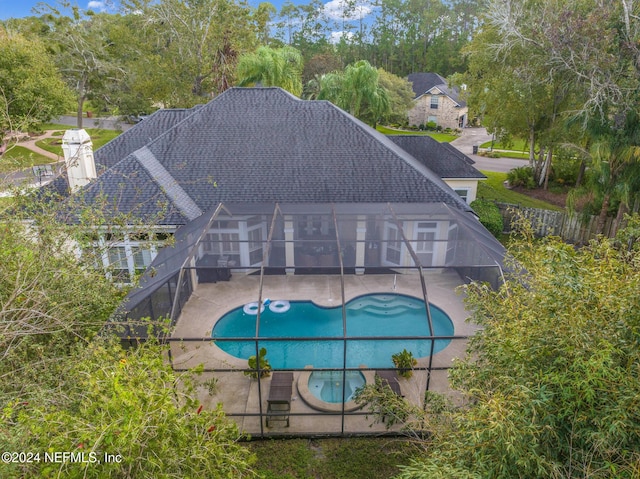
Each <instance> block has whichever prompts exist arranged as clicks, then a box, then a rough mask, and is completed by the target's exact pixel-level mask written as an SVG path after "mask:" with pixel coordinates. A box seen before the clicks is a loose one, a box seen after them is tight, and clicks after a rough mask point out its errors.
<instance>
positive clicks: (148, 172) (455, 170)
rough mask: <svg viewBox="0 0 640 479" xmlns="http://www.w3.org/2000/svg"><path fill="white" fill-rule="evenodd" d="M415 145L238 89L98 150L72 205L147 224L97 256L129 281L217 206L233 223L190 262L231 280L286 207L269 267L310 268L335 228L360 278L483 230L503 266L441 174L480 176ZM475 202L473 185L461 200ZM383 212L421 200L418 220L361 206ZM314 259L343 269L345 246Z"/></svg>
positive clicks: (164, 113) (311, 107)
mask: <svg viewBox="0 0 640 479" xmlns="http://www.w3.org/2000/svg"><path fill="white" fill-rule="evenodd" d="M415 141H416V144H418V146H416V149H415V153H414V154H415V156H416V157H417V158H416V157H414V156H412V155H411V154H409V153H408V152H407V151H406V150H405V149H404V147H403V148H401V147H400V146H401V145H402V142H407V143H406V147H407V148H412V147H413V146H412V145H413V144H412V143H411V139H407V140H398V139H396V138H393V139H391V138H387V137H386V136H384V135H382V134H380V133H379V132H377V131H376V130H374V129H372V128H370V127H369V126H367V125H365V124H364V123H362V122H360V121H359V120H357V119H356V118H354V117H353V116H351V115H349V114H347V113H346V112H344V111H343V110H341V109H339V108H337V107H336V106H334V105H332V104H331V103H329V102H326V101H304V100H300V99H298V98H296V97H294V96H292V95H290V94H289V93H287V92H285V91H284V90H282V89H279V88H232V89H230V90H227V91H226V92H224V93H223V94H221V95H220V96H218V97H217V98H216V99H214V100H212V101H211V102H209V103H208V104H206V105H203V106H200V107H197V108H194V109H191V110H161V111H158V112H156V113H154V114H153V115H151V116H150V117H148V118H146V119H145V120H144V121H142V122H140V123H138V124H137V125H136V126H134V127H133V128H131V129H129V130H128V131H126V132H125V133H123V134H122V135H120V136H119V137H117V138H116V139H114V140H113V141H112V142H110V143H108V144H107V145H105V146H104V147H102V148H101V149H99V150H97V151H96V152H95V155H94V156H95V162H96V167H95V169H96V171H97V178H92V179H90V183H89V184H87V185H86V186H82V187H80V188H78V189H77V191H76V192H75V193H74V195H73V196H74V200H75V201H77V200H78V199H81V200H83V202H84V203H86V204H89V205H91V204H93V205H100V206H101V208H102V209H103V210H104V212H105V215H106V216H107V217H110V215H114V216H115V215H119V214H124V215H131V216H133V217H135V218H137V221H138V222H142V223H144V224H148V225H149V226H148V232H147V235H142V236H141V235H135V236H133V235H131V234H128V233H127V232H126V231H122V233H121V237H117V238H115V240H116V241H115V242H114V243H113V244H112V246H111V247H110V248H109V249H108V251H107V252H105V253H104V255H103V263H104V265H105V266H110V267H111V268H115V270H116V272H115V273H114V274H115V276H116V277H118V278H120V279H121V280H123V281H126V280H127V277H128V276H129V275H133V274H134V273H136V272H140V271H142V270H144V268H145V267H147V266H148V265H149V264H151V262H152V261H153V260H154V258H155V257H156V254H157V252H156V251H155V249H154V248H153V246H152V245H150V244H148V242H147V239H148V235H152V234H163V235H164V234H167V233H170V234H172V233H174V232H175V231H176V230H177V229H178V228H180V227H181V226H184V225H188V224H190V223H192V222H194V221H201V222H202V221H204V220H203V219H202V218H205V217H207V215H210V214H211V212H213V211H214V210H216V209H217V208H219V206H220V205H225V206H227V207H228V208H227V209H228V210H230V211H231V212H234V211H235V214H234V216H233V219H227V220H225V221H219V220H218V221H214V222H213V223H211V225H210V227H209V229H208V231H207V233H206V235H207V236H206V238H207V240H208V242H209V246H207V247H203V248H202V249H201V250H199V251H198V253H197V257H195V258H193V260H194V261H195V262H197V261H200V260H202V261H204V260H205V259H206V257H209V258H210V259H211V261H214V264H215V263H217V264H220V261H222V258H223V259H224V260H223V261H224V264H225V265H227V266H229V267H230V268H232V269H233V270H234V271H237V272H242V271H244V272H250V271H251V270H252V269H253V270H255V268H258V267H261V266H264V265H263V258H264V254H265V250H264V247H265V242H266V241H267V235H268V232H269V231H270V215H269V214H267V213H265V212H266V211H271V208H272V207H273V205H275V204H282V205H290V206H289V207H291V208H294V207H293V206H291V205H300V207H295V208H294V209H295V210H296V211H297V212H298V213H297V214H296V215H293V216H290V215H285V216H284V217H283V219H282V224H281V225H279V226H278V228H279V229H278V232H277V233H276V236H275V237H274V238H272V239H273V240H274V241H277V242H279V243H277V244H275V245H273V246H272V249H271V255H272V258H280V259H279V260H278V261H277V264H278V265H279V266H278V268H275V269H274V271H275V272H282V273H284V272H287V273H292V272H300V271H302V269H301V268H304V267H306V266H308V261H309V257H308V255H307V254H306V253H307V252H308V251H307V250H308V249H309V244H310V243H308V244H306V246H305V244H304V242H305V241H307V242H311V241H312V240H314V239H315V240H317V239H318V238H321V239H322V240H323V241H326V240H327V239H328V238H332V237H334V236H335V235H336V234H338V233H339V234H340V237H341V239H342V241H343V242H345V244H347V243H349V242H351V245H350V247H349V248H348V251H347V250H345V251H341V252H340V253H341V254H342V255H344V257H345V258H348V259H349V264H348V265H347V266H349V267H351V268H354V270H353V271H355V272H361V273H362V272H364V270H365V268H367V267H373V266H375V267H382V268H389V267H400V268H402V267H409V266H410V265H412V264H414V262H415V260H416V258H420V261H421V262H422V263H423V266H424V267H432V268H434V267H453V266H456V261H455V260H454V256H455V251H454V249H455V248H454V245H455V244H458V243H456V238H458V237H459V235H462V234H463V233H464V234H465V235H471V236H474V235H479V236H478V237H477V238H476V239H475V240H472V242H473V241H475V242H476V243H478V244H479V243H480V242H481V241H488V242H489V243H491V247H490V248H489V249H490V250H491V251H495V252H497V256H496V257H495V258H494V259H491V260H490V263H491V262H495V264H499V263H500V262H501V254H502V253H501V251H502V249H501V246H500V245H499V243H497V241H496V240H495V239H494V238H493V237H491V236H490V235H489V234H488V233H487V231H486V230H485V229H484V227H482V226H481V225H480V223H479V221H478V220H477V218H476V216H475V214H474V213H473V211H472V210H471V208H470V207H469V205H468V204H467V202H466V201H465V198H461V197H460V196H459V195H458V194H456V193H455V192H454V191H453V190H452V189H451V188H450V186H449V185H447V184H446V183H445V181H443V179H442V178H441V177H445V178H446V179H447V181H450V180H454V181H462V180H463V178H464V181H469V182H473V181H476V182H477V180H478V179H480V178H482V175H480V174H478V173H477V172H475V173H473V172H472V173H469V171H470V170H469V169H472V167H470V165H468V164H467V163H466V161H465V159H464V155H461V154H455V153H454V150H451V149H450V147H449V146H446V145H439V144H438V143H437V142H433V141H431V140H430V139H425V138H424V137H422V139H420V140H415ZM399 145H400V146H399ZM88 161H90V159H89V160H88ZM454 164H455V165H457V166H452V165H454ZM434 169H435V170H439V171H440V174H436V173H435V172H434V171H433V170H434ZM85 170H86V171H90V168H85V169H84V170H83V171H85ZM463 171H464V174H463V173H461V172H463ZM467 174H468V176H465V175H467ZM64 182H65V179H64V178H59V179H58V180H56V182H54V185H53V186H54V187H57V189H58V191H60V192H65V191H68V186H65V185H64ZM460 189H461V188H460ZM474 194H475V193H474V192H473V193H472V192H471V189H470V190H469V191H468V192H467V197H466V200H467V201H468V200H469V198H470V197H471V196H473V195H474ZM387 204H408V205H414V206H412V207H411V208H410V209H411V210H412V211H414V210H415V211H416V212H418V213H419V214H418V216H416V215H413V216H411V215H407V216H404V217H401V218H400V219H398V218H396V219H393V220H391V219H389V218H383V217H382V216H377V217H370V218H369V219H367V220H365V219H364V218H365V216H366V213H367V211H372V210H375V209H376V208H382V209H384V208H386V207H383V206H375V205H387ZM230 205H231V206H230ZM238 205H239V206H238ZM314 205H315V206H314ZM326 205H337V206H336V208H338V207H339V209H340V208H342V209H343V210H344V211H347V210H348V211H350V212H351V213H349V214H351V215H353V216H352V217H353V220H352V221H350V222H343V223H340V226H339V227H338V229H336V224H335V221H334V219H333V218H332V217H331V216H327V215H326V213H322V212H324V211H326V208H325V206H326ZM339 205H347V206H345V207H344V208H343V207H341V206H339ZM358 205H361V206H358ZM372 205H374V206H372ZM234 207H235V209H234ZM282 210H284V208H282ZM360 210H361V211H362V214H361V215H360V216H358V211H360ZM238 211H245V213H244V214H239V213H237V212H238ZM398 211H400V209H399V210H398ZM420 212H422V213H420ZM358 218H361V219H358ZM402 218H405V219H406V222H405V219H402ZM409 218H412V219H409ZM398 221H400V223H399V222H398ZM204 224H205V225H206V224H207V223H206V221H205V222H204ZM109 235H110V236H109V237H110V238H111V239H112V240H113V239H114V235H113V232H110V233H109ZM403 235H404V236H403ZM479 238H481V240H480V239H479ZM101 241H102V242H103V243H104V241H105V238H104V237H103V238H101V240H100V241H98V242H97V243H96V247H97V246H99V244H100V242H101ZM298 241H300V243H296V242H298ZM403 241H414V242H415V243H414V244H413V249H414V253H413V254H415V255H417V256H412V255H411V254H409V252H408V251H405V248H404V246H402V244H403ZM294 244H295V246H294ZM371 248H375V253H376V255H375V257H374V256H373V254H372V251H368V249H371ZM320 249H322V248H320ZM315 250H316V252H317V250H318V248H315ZM464 253H465V255H467V256H468V255H469V251H468V250H467V251H464ZM478 254H479V255H481V256H482V257H483V258H485V256H484V253H478ZM469 257H470V256H469ZM372 258H373V259H372ZM314 261H316V264H315V266H326V267H328V268H330V267H333V268H335V267H337V266H338V256H337V251H335V249H333V250H332V251H331V253H330V255H327V256H326V257H324V258H322V261H320V259H319V258H316V259H315V260H314ZM345 261H346V260H345ZM466 261H468V260H466ZM482 261H487V260H486V259H483V260H482ZM491 264H494V263H491ZM458 266H459V265H458ZM474 266H477V265H476V264H475V263H474ZM465 274H466V275H467V276H468V274H467V273H465Z"/></svg>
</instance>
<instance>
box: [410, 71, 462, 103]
mask: <svg viewBox="0 0 640 479" xmlns="http://www.w3.org/2000/svg"><path fill="white" fill-rule="evenodd" d="M407 80H409V81H410V82H411V84H412V86H413V94H414V98H418V97H419V96H421V95H424V94H425V93H427V92H428V91H429V90H431V89H432V88H433V87H438V90H440V91H442V93H444V94H445V95H447V96H448V97H449V98H451V99H452V100H453V101H454V102H456V103H457V104H458V105H459V106H461V107H464V106H466V105H467V102H465V101H464V100H462V99H461V98H460V92H459V91H458V89H457V88H449V86H448V84H447V80H446V79H445V78H442V77H441V76H440V75H438V74H437V73H410V74H409V75H408V76H407Z"/></svg>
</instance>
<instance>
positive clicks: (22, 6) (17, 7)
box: [0, 0, 371, 20]
mask: <svg viewBox="0 0 640 479" xmlns="http://www.w3.org/2000/svg"><path fill="white" fill-rule="evenodd" d="M71 1H72V3H73V0H71ZM260 1H261V0H249V4H250V5H254V6H257V5H258V4H259V3H260ZM268 1H271V3H273V5H274V6H275V7H276V9H277V10H278V11H280V8H281V6H282V4H283V3H284V2H285V0H268ZM291 1H292V3H293V4H295V5H303V4H308V3H310V2H309V0H291ZM343 2H344V0H331V1H328V0H325V1H324V4H325V12H326V13H327V14H329V15H330V16H332V17H334V18H336V17H340V12H342V10H343V9H342V4H343ZM38 3H48V4H50V5H56V4H57V2H56V1H55V0H50V1H45V2H43V1H42V0H0V20H6V19H8V18H21V17H29V16H32V15H34V13H33V12H32V11H31V10H32V8H33V7H35V6H36V5H37V4H38ZM108 3H112V4H113V3H117V1H116V2H104V1H100V0H78V1H77V4H78V6H79V7H80V8H82V9H91V10H94V11H96V12H101V11H112V12H113V11H114V10H108V8H107V6H106V5H107V4H108ZM358 3H360V2H358ZM360 9H361V12H362V14H363V16H366V14H367V13H370V12H371V7H369V6H368V2H367V0H364V1H363V2H361V6H360ZM332 13H333V15H332Z"/></svg>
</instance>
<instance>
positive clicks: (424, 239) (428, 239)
mask: <svg viewBox="0 0 640 479" xmlns="http://www.w3.org/2000/svg"><path fill="white" fill-rule="evenodd" d="M437 232H438V223H437V222H436V221H419V222H417V223H416V227H415V239H416V241H415V243H414V245H413V247H414V249H415V251H416V254H417V255H418V259H419V260H420V263H422V265H423V266H433V263H434V254H435V252H436V236H437Z"/></svg>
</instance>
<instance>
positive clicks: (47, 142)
mask: <svg viewBox="0 0 640 479" xmlns="http://www.w3.org/2000/svg"><path fill="white" fill-rule="evenodd" d="M69 128H72V127H69ZM67 129H68V128H67ZM56 130H57V129H56ZM86 131H87V133H88V134H89V136H90V137H91V142H92V143H93V149H94V151H95V150H97V149H98V148H100V147H101V146H103V145H104V144H106V143H108V142H110V141H111V140H113V139H114V138H115V137H117V136H118V135H119V134H120V133H122V132H121V131H117V130H101V129H98V128H86ZM63 134H64V133H63V132H61V131H55V132H54V133H53V136H52V137H51V138H45V139H44V140H39V141H37V142H36V145H37V146H38V147H40V148H42V149H43V150H47V151H50V152H51V153H55V154H56V155H60V156H61V157H62V156H63V152H62V136H63Z"/></svg>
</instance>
